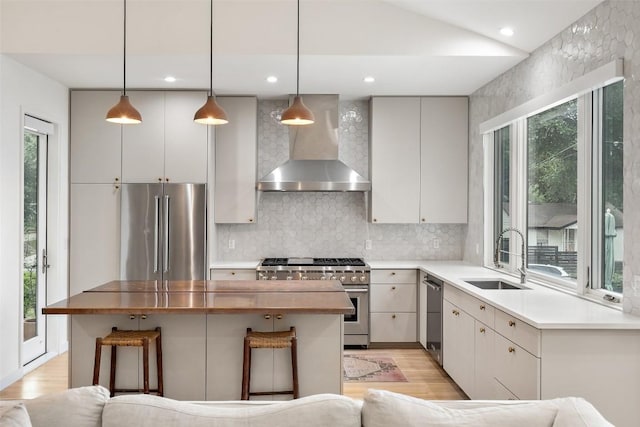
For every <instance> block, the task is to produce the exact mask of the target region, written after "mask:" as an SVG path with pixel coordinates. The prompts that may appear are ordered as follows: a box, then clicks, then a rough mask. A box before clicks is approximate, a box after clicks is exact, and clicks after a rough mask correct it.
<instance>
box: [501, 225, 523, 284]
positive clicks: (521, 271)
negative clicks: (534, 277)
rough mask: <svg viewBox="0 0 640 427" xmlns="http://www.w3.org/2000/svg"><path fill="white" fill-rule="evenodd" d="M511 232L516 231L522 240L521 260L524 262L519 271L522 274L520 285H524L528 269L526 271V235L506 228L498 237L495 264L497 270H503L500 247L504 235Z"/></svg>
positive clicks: (515, 229)
mask: <svg viewBox="0 0 640 427" xmlns="http://www.w3.org/2000/svg"><path fill="white" fill-rule="evenodd" d="M509 231H515V232H516V233H517V234H518V235H519V236H520V239H521V240H522V249H521V251H522V252H521V255H520V259H521V260H522V265H521V266H520V268H519V269H518V271H519V272H520V283H521V284H524V282H525V281H526V280H527V269H526V265H527V259H526V256H527V253H526V252H525V247H524V235H523V234H522V232H520V230H518V229H517V228H513V227H508V228H505V229H504V230H502V232H501V233H500V235H499V236H498V239H497V240H496V252H495V254H493V264H494V265H495V266H496V268H501V267H502V265H501V264H500V252H501V250H500V245H501V244H502V238H503V236H504V234H505V233H507V232H509ZM507 253H510V252H507ZM516 255H517V254H516Z"/></svg>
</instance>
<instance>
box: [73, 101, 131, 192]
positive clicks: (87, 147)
mask: <svg viewBox="0 0 640 427" xmlns="http://www.w3.org/2000/svg"><path fill="white" fill-rule="evenodd" d="M119 99H120V92H117V91H83V90H74V91H72V92H71V130H70V140H71V142H70V144H71V145H70V156H71V159H70V175H71V183H72V184H89V183H96V184H109V183H115V182H117V181H118V180H120V179H121V174H122V170H121V160H120V154H121V148H122V126H121V125H118V124H114V123H109V122H107V121H106V120H105V117H106V116H107V111H109V109H110V108H111V107H113V106H114V105H115V104H116V103H117V102H118V100H119Z"/></svg>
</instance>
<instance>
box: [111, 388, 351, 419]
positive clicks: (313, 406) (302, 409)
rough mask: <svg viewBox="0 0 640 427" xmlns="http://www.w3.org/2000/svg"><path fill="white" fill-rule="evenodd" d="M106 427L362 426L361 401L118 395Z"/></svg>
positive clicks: (329, 396) (335, 397) (332, 397)
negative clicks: (240, 401) (229, 403)
mask: <svg viewBox="0 0 640 427" xmlns="http://www.w3.org/2000/svg"><path fill="white" fill-rule="evenodd" d="M102 425H103V427H122V426H127V425H131V426H150V427H151V426H153V427H155V426H159V425H162V426H163V427H173V426H185V425H188V426H189V427H199V426H214V427H237V426H238V425H242V426H246V427H267V426H269V427H274V426H278V427H288V426H304V427H316V426H317V427H326V426H332V427H341V426H344V427H360V426H361V423H360V404H359V403H358V402H357V401H355V400H353V399H350V398H348V397H344V396H340V395H333V394H318V395H314V396H308V397H303V398H300V399H296V400H289V401H285V402H275V403H273V404H271V405H247V406H246V407H240V408H237V407H236V408H222V407H216V406H206V405H199V404H196V403H189V402H179V401H177V400H172V399H167V398H163V397H157V396H152V395H128V396H117V397H114V398H112V399H111V400H109V402H107V404H106V405H105V407H104V411H103V414H102Z"/></svg>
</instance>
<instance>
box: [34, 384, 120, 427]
mask: <svg viewBox="0 0 640 427" xmlns="http://www.w3.org/2000/svg"><path fill="white" fill-rule="evenodd" d="M107 400H109V390H107V389H106V388H104V387H102V386H88V387H78V388H72V389H69V390H65V391H63V392H60V393H54V394H48V395H45V396H42V397H36V398H35V399H31V400H25V401H24V405H25V406H26V407H27V412H29V417H30V418H31V424H32V425H33V427H58V426H60V427H100V423H101V419H102V409H103V408H104V404H105V402H106V401H107Z"/></svg>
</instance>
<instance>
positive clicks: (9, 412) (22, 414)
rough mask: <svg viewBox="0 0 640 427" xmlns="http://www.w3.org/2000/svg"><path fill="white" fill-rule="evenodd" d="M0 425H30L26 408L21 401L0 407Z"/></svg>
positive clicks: (5, 426)
mask: <svg viewBox="0 0 640 427" xmlns="http://www.w3.org/2000/svg"><path fill="white" fill-rule="evenodd" d="M0 427H31V420H30V419H29V414H28V413H27V409H26V408H25V407H24V405H23V404H22V403H20V404H17V405H13V406H6V407H3V408H0Z"/></svg>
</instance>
